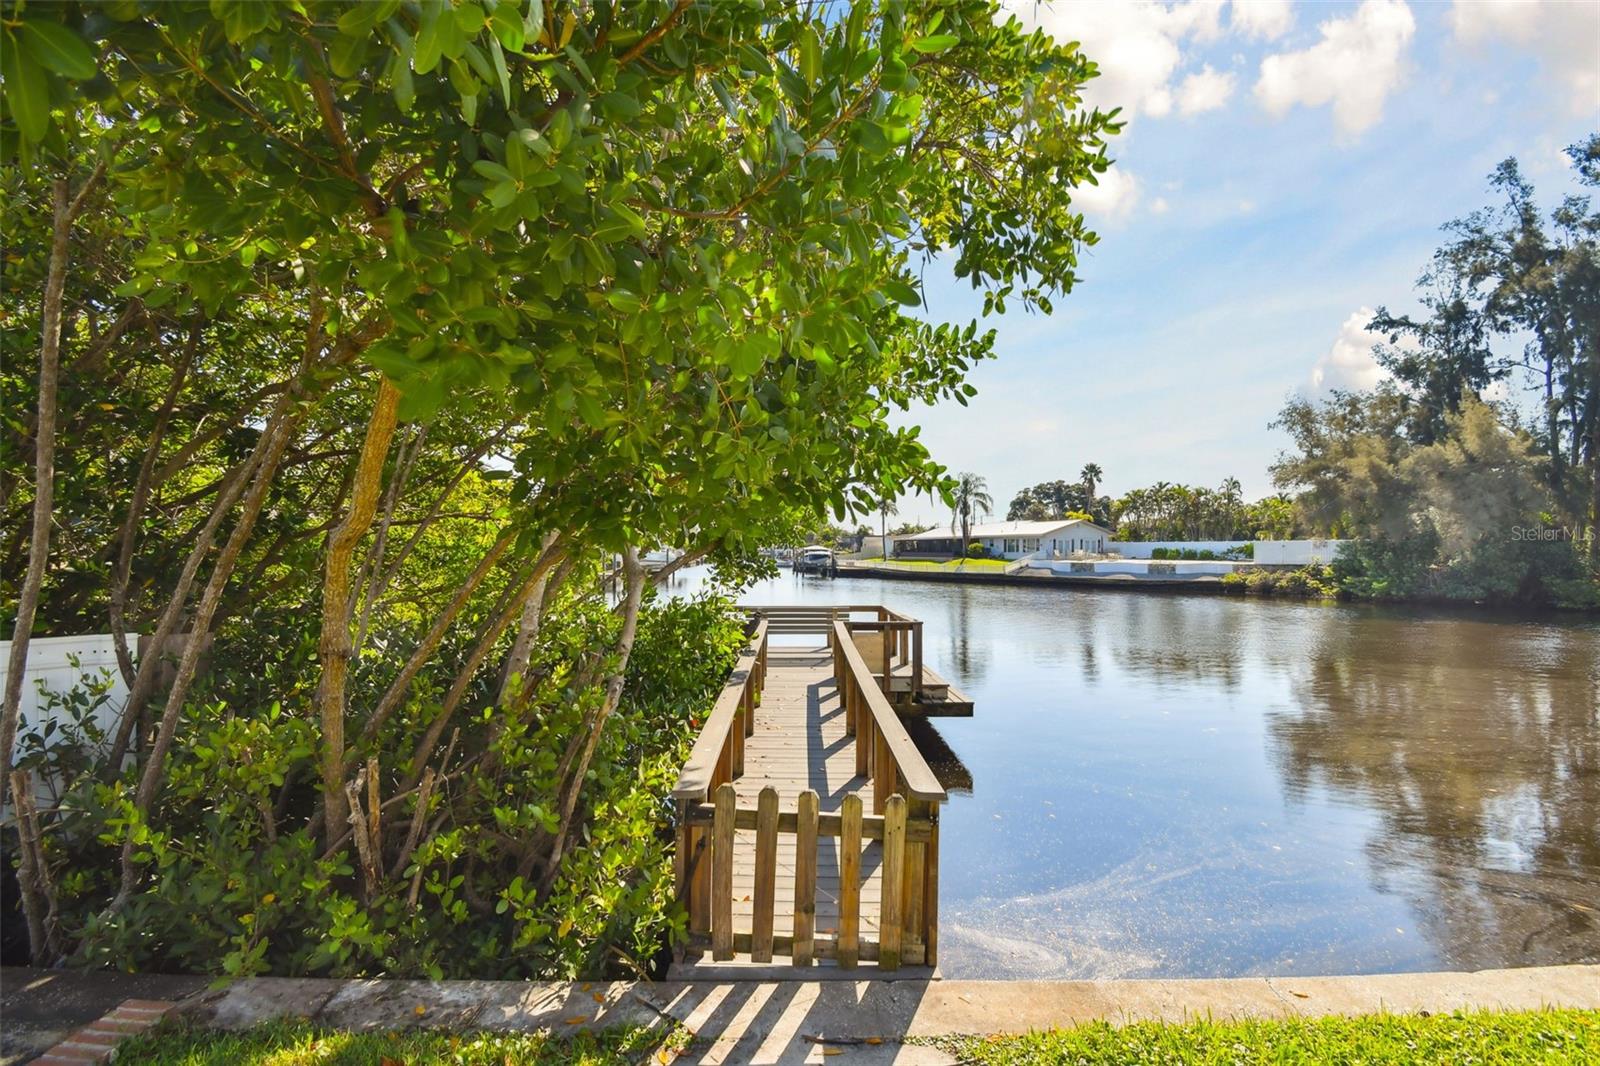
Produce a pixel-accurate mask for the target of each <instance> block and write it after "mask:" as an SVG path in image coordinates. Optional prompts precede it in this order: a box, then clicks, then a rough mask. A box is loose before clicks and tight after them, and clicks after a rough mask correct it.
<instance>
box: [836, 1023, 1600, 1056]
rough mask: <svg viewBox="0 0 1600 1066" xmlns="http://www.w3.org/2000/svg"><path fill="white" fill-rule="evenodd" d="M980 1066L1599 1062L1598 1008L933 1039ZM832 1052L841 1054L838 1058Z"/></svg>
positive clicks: (1103, 1027)
mask: <svg viewBox="0 0 1600 1066" xmlns="http://www.w3.org/2000/svg"><path fill="white" fill-rule="evenodd" d="M937 1043H938V1045H939V1046H940V1047H943V1048H944V1049H945V1050H947V1051H950V1052H951V1053H952V1054H954V1055H955V1056H956V1057H957V1058H959V1059H961V1060H962V1061H963V1062H973V1063H983V1064H985V1066H1021V1064H1024V1063H1026V1064H1029V1066H1032V1064H1035V1063H1037V1064H1044V1063H1052V1064H1054V1063H1063V1064H1072V1066H1099V1064H1102V1063H1103V1064H1107V1066H1109V1064H1112V1063H1138V1064H1149V1066H1155V1064H1162V1066H1165V1064H1168V1063H1170V1064H1173V1066H1178V1064H1182V1066H1193V1064H1196V1063H1200V1064H1218V1066H1220V1064H1223V1063H1229V1064H1232V1063H1269V1062H1270V1063H1279V1062H1297V1063H1299V1062H1303V1063H1350V1064H1352V1066H1353V1064H1357V1063H1360V1064H1369V1063H1408V1064H1409V1063H1461V1064H1468V1063H1471V1064H1475V1066H1510V1064H1513V1063H1569V1062H1570V1063H1580V1062H1581V1063H1595V1062H1600V1011H1581V1010H1550V1011H1522V1012H1508V1013H1500V1012H1488V1011H1486V1012H1481V1013H1471V1014H1436V1015H1432V1016H1430V1017H1423V1016H1420V1015H1410V1014H1382V1015H1368V1016H1365V1017H1360V1018H1314V1019H1306V1020H1303V1021H1301V1020H1296V1021H1246V1022H1206V1021H1196V1022H1190V1023H1187V1024H1184V1025H1164V1024H1159V1023H1156V1022H1141V1023H1138V1024H1135V1025H1127V1026H1122V1027H1114V1026H1111V1025H1108V1024H1106V1023H1104V1022H1096V1023H1093V1024H1090V1025H1083V1026H1079V1027H1077V1028H1073V1029H1055V1030H1051V1031H1049V1032H1044V1033H1033V1034H1029V1035H1028V1036H993V1037H987V1038H983V1037H978V1038H961V1039H946V1040H940V1041H937ZM839 1061H841V1062H844V1061H845V1060H844V1059H840V1060H839Z"/></svg>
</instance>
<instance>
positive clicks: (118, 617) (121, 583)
mask: <svg viewBox="0 0 1600 1066" xmlns="http://www.w3.org/2000/svg"><path fill="white" fill-rule="evenodd" d="M200 334H201V329H200V323H199V322H195V324H194V325H193V326H191V327H190V330H189V340H188V343H186V344H185V345H184V350H183V354H182V355H181V356H179V358H178V365H177V366H175V367H173V370H172V382H171V383H170V384H169V385H168V386H167V392H166V395H165V396H163V397H162V398H161V408H160V410H158V411H157V412H156V420H155V424H154V426H152V427H151V430H150V442H149V444H148V445H147V446H146V447H145V453H144V460H143V461H142V462H141V463H140V464H139V475H138V477H137V478H136V479H135V480H134V483H133V496H132V498H131V499H130V500H129V501H128V512H127V514H126V515H125V516H124V517H123V520H122V529H121V531H120V532H119V534H118V545H117V561H116V565H115V566H114V567H113V569H112V571H111V592H110V604H109V608H108V612H107V613H108V614H109V615H110V619H111V639H112V643H113V644H114V645H115V646H116V652H117V667H118V669H120V670H121V671H122V679H123V681H125V682H127V684H128V687H129V688H130V689H131V688H132V687H133V683H134V679H135V676H136V675H135V671H134V666H133V656H132V655H131V654H130V653H129V651H128V626H127V622H126V617H125V616H126V614H127V609H128V583H129V581H130V580H131V578H132V576H133V549H134V543H135V541H136V540H137V539H138V531H139V519H140V517H142V516H143V515H144V508H145V502H146V501H147V500H148V499H149V498H150V481H151V478H152V477H153V476H154V474H155V469H156V460H157V459H158V458H159V457H160V453H161V442H162V441H163V440H164V439H165V438H166V430H167V420H168V419H170V418H171V417H172V408H173V405H174V404H176V403H177V402H178V393H179V392H180V391H181V390H182V388H183V382H184V379H185V378H186V377H187V376H188V373H189V366H190V364H191V363H193V361H194V357H195V352H196V351H197V350H198V349H199V347H200Z"/></svg>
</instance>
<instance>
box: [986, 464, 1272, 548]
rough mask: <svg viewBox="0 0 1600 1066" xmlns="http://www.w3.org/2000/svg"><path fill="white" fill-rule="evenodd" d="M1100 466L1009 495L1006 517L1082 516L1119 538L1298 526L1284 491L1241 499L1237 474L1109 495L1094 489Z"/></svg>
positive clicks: (1241, 536)
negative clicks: (1214, 482) (1210, 484)
mask: <svg viewBox="0 0 1600 1066" xmlns="http://www.w3.org/2000/svg"><path fill="white" fill-rule="evenodd" d="M1104 476H1105V474H1104V471H1102V470H1101V469H1100V466H1099V465H1098V464H1096V463H1090V464H1088V465H1087V466H1085V467H1084V468H1083V471H1082V472H1081V473H1080V474H1079V477H1078V480H1077V481H1041V482H1040V483H1039V484H1037V485H1033V486H1030V487H1029V488H1025V489H1023V490H1022V491H1021V492H1019V493H1017V494H1016V495H1015V496H1013V497H1012V498H1011V506H1010V507H1009V508H1008V509H1007V511H1006V519H1007V520H1008V521H1013V522H1021V521H1027V522H1040V521H1050V520H1052V519H1062V520H1066V519H1071V518H1083V519H1087V520H1089V521H1092V522H1095V523H1097V524H1099V525H1101V526H1104V527H1106V528H1107V529H1110V530H1112V531H1113V533H1114V534H1115V535H1116V539H1118V540H1257V539H1278V540H1281V539H1284V538H1287V537H1292V536H1295V535H1296V533H1297V532H1299V531H1300V526H1301V523H1300V520H1299V516H1298V514H1297V512H1296V509H1295V505H1294V503H1293V501H1291V500H1290V499H1289V498H1288V497H1287V496H1283V495H1277V496H1269V497H1267V498H1266V499H1263V500H1257V501H1255V502H1253V503H1250V502H1246V501H1245V499H1244V496H1243V489H1242V487H1241V485H1240V483H1239V480H1238V478H1232V477H1230V478H1227V479H1226V480H1224V481H1223V483H1222V485H1221V486H1220V487H1219V488H1215V489H1209V488H1203V487H1201V486H1198V485H1174V484H1170V483H1169V482H1165V481H1158V482H1157V483H1156V484H1154V485H1151V486H1150V487H1149V488H1143V489H1131V490H1129V491H1128V492H1127V493H1126V494H1124V495H1123V496H1120V497H1117V498H1113V497H1110V496H1100V495H1097V494H1096V493H1095V489H1096V487H1097V486H1098V485H1099V483H1100V480H1101V479H1102V478H1103V477H1104Z"/></svg>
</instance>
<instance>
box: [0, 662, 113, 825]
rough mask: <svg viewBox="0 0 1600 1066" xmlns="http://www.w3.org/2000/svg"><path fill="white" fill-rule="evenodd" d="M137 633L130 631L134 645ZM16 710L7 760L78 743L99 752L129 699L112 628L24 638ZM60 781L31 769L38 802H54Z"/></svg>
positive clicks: (0, 676)
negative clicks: (13, 739)
mask: <svg viewBox="0 0 1600 1066" xmlns="http://www.w3.org/2000/svg"><path fill="white" fill-rule="evenodd" d="M138 639H139V638H138V635H137V634H130V635H129V641H130V642H131V644H132V645H133V648H132V649H130V650H133V649H136V648H137V646H138ZM10 663H11V642H10V641H9V640H7V641H0V686H3V685H4V684H5V683H6V680H7V674H8V671H9V666H10ZM23 677H24V681H23V686H22V705H21V714H20V716H19V721H18V724H17V739H16V743H15V744H14V745H13V746H12V749H11V760H12V764H13V765H16V764H18V763H19V762H24V761H25V760H26V759H27V758H28V756H29V755H30V754H33V753H36V752H38V751H39V750H40V748H41V747H43V748H51V749H56V748H59V747H60V746H62V745H80V746H83V747H86V748H89V749H93V754H94V755H96V756H103V755H104V754H105V750H106V749H107V748H108V747H110V739H111V734H112V733H114V731H115V730H116V727H117V722H118V720H119V719H120V718H121V715H122V708H123V707H125V706H126V705H127V702H128V686H127V684H126V683H125V682H124V681H123V680H122V672H121V671H120V670H118V669H117V653H116V645H115V644H114V643H113V642H112V638H111V634H109V633H100V634H93V635H89V636H82V637H35V638H34V639H32V640H30V641H29V642H28V665H27V669H26V670H25V671H24V673H23ZM60 786H61V783H60V782H59V781H55V780H52V779H50V778H49V777H47V776H45V775H39V774H36V775H35V778H34V794H35V796H36V798H37V802H38V803H39V805H40V806H41V807H43V806H55V804H56V801H57V799H58V798H59V796H58V791H59V789H60Z"/></svg>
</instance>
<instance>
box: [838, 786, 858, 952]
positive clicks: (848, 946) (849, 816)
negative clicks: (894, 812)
mask: <svg viewBox="0 0 1600 1066" xmlns="http://www.w3.org/2000/svg"><path fill="white" fill-rule="evenodd" d="M840 812H841V815H842V817H841V819H840V831H839V956H838V958H839V965H840V966H842V967H844V968H845V969H850V968H851V967H853V966H855V964H856V959H857V957H858V956H859V955H860V952H861V797H860V796H859V795H857V794H855V793H854V792H852V793H851V794H850V795H848V796H846V797H845V798H844V803H843V805H842V806H841V808H840Z"/></svg>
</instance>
